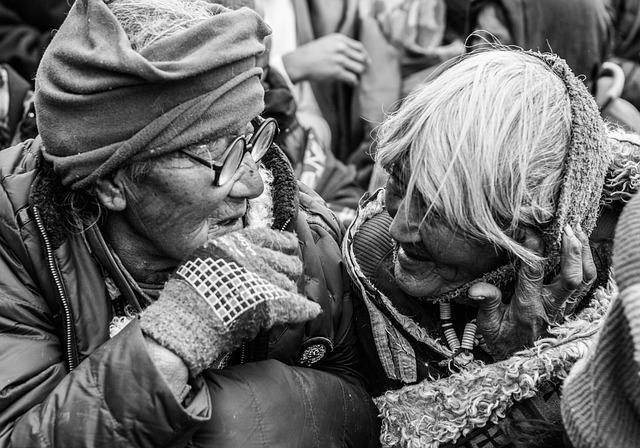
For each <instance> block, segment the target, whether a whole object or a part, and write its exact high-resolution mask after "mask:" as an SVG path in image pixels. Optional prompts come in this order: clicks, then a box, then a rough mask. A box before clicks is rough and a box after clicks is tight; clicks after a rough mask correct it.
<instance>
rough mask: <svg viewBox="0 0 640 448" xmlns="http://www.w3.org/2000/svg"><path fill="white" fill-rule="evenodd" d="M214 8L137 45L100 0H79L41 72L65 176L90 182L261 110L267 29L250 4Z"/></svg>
mask: <svg viewBox="0 0 640 448" xmlns="http://www.w3.org/2000/svg"><path fill="white" fill-rule="evenodd" d="M212 8H214V12H215V14H214V15H213V16H212V17H210V18H207V19H205V20H203V21H202V22H200V23H198V24H196V25H194V26H192V27H191V28H189V29H184V30H181V31H178V32H176V33H175V34H172V35H169V36H167V37H163V38H161V39H159V40H157V41H156V42H154V43H152V44H151V45H149V46H148V47H146V48H144V49H142V50H140V52H136V51H134V50H133V49H132V47H131V44H130V42H129V39H128V37H127V35H126V33H125V31H124V29H123V28H122V26H121V25H120V23H119V22H118V21H117V19H116V17H115V16H114V15H113V13H112V12H111V11H110V10H109V8H108V6H107V5H105V4H104V3H103V2H102V1H101V0H78V1H76V2H75V4H74V6H73V7H72V8H71V11H70V12H69V15H68V17H67V19H66V20H65V22H64V23H63V24H62V26H61V28H60V30H59V31H58V32H57V34H56V36H55V37H54V39H53V40H52V42H51V44H50V46H49V47H48V49H47V51H46V52H45V54H44V57H43V59H42V62H41V64H40V67H39V69H38V73H37V75H36V92H35V106H36V111H37V117H38V128H39V129H40V135H41V137H42V140H43V143H44V146H45V153H44V157H45V159H47V160H48V161H50V162H52V163H53V165H54V170H55V172H56V173H57V174H58V175H59V176H60V178H61V180H62V182H63V184H65V185H69V186H71V188H73V189H80V188H84V187H87V186H88V185H90V184H92V183H93V182H94V181H95V180H96V179H98V178H100V177H102V176H104V175H106V174H108V173H109V172H112V171H114V170H116V169H117V168H119V167H121V166H123V165H125V164H127V163H129V162H133V161H139V160H145V159H149V158H152V157H157V156H159V155H162V154H167V153H170V152H173V151H176V150H178V149H180V148H183V147H186V146H189V145H193V144H195V143H198V142H200V141H202V139H203V138H210V139H215V138H217V137H220V136H223V135H225V134H228V133H230V132H233V131H234V130H237V129H239V127H241V126H243V125H245V124H246V123H247V122H248V121H249V120H251V119H252V118H253V117H255V116H256V115H258V114H259V113H260V112H261V111H262V109H263V107H264V103H263V94H264V92H263V89H262V87H261V85H260V79H259V78H260V75H261V73H262V70H261V69H260V68H259V67H256V56H257V55H258V54H260V53H262V52H263V51H264V45H263V41H264V38H265V37H266V36H267V35H268V34H269V32H270V30H269V27H268V26H267V25H266V24H265V23H264V22H263V21H262V20H261V19H260V18H259V16H258V15H257V14H255V13H254V12H253V11H251V10H249V9H246V8H244V9H240V10H238V11H230V10H228V9H226V8H224V7H222V6H218V5H212ZM216 10H217V11H216Z"/></svg>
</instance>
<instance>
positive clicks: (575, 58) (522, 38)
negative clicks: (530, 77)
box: [469, 0, 612, 88]
mask: <svg viewBox="0 0 640 448" xmlns="http://www.w3.org/2000/svg"><path fill="white" fill-rule="evenodd" d="M489 5H495V6H496V7H497V11H498V14H499V15H500V16H501V17H499V20H500V22H502V23H503V25H504V26H506V27H507V29H508V31H509V34H510V41H509V42H502V43H503V44H505V45H517V46H518V47H521V48H524V49H525V50H529V49H531V50H536V51H551V52H553V53H556V54H557V55H558V56H560V57H561V58H563V59H565V60H566V61H567V64H569V67H571V69H572V70H573V71H574V72H575V73H576V75H583V76H584V77H585V84H586V85H587V86H588V87H590V88H591V87H592V86H593V81H594V80H595V79H596V78H597V75H598V71H599V70H600V66H601V65H602V62H604V61H605V59H606V58H607V57H608V56H609V53H610V50H611V38H612V33H611V20H610V17H609V14H608V12H607V10H606V8H605V5H604V2H603V1H602V0H562V1H557V0H472V1H471V11H470V25H469V31H474V30H476V29H478V22H477V20H478V14H479V13H480V11H481V10H482V9H484V8H485V7H487V6H489ZM487 31H491V30H487Z"/></svg>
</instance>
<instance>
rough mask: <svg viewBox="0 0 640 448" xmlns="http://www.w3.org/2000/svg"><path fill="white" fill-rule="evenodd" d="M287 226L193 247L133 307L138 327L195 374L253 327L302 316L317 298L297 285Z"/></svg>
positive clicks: (311, 311) (311, 314)
mask: <svg viewBox="0 0 640 448" xmlns="http://www.w3.org/2000/svg"><path fill="white" fill-rule="evenodd" d="M298 250H299V249H298V240H297V239H296V237H295V236H294V235H293V234H291V233H287V232H278V231H275V230H270V229H244V230H241V231H239V232H234V233H231V234H228V235H224V236H222V237H220V238H217V239H215V240H213V241H210V242H209V243H207V244H206V245H205V246H204V247H202V248H200V249H198V250H196V251H195V252H194V253H193V254H191V256H190V257H189V258H188V259H187V260H186V261H185V262H184V263H183V264H182V265H180V267H179V268H178V270H177V271H176V273H175V275H174V276H173V277H172V278H171V279H169V281H168V282H167V283H166V285H165V287H164V289H163V291H162V293H161V294H160V297H159V298H158V300H157V301H156V302H154V303H153V304H151V305H150V306H149V307H148V308H147V309H146V310H144V311H143V313H142V314H141V317H140V320H141V327H142V331H143V332H144V333H145V334H146V335H147V336H149V337H150V338H152V339H153V340H155V341H156V342H158V343H159V344H160V345H162V346H164V347H166V348H168V349H170V350H172V351H173V352H174V353H176V354H177V355H178V356H180V357H181V358H182V360H183V361H184V362H185V364H186V365H187V367H189V370H190V372H191V373H192V374H193V375H197V374H198V373H199V372H201V371H202V370H203V369H205V368H206V367H208V366H209V365H211V364H212V363H213V362H214V361H215V360H216V358H218V356H219V355H221V354H222V353H225V352H229V351H231V350H233V349H235V348H237V347H239V346H240V345H241V344H242V342H245V341H247V340H251V339H253V338H254V337H255V336H256V335H257V333H258V331H260V329H269V328H271V327H272V326H273V325H276V324H283V323H297V322H304V321H307V320H310V319H313V318H315V317H316V316H317V315H318V314H320V310H321V309H320V306H319V305H318V304H317V303H314V302H312V301H310V300H308V299H306V298H305V297H303V296H301V295H299V294H298V293H297V286H296V283H297V280H298V278H299V277H300V276H301V275H302V262H301V261H300V259H299V258H298V256H297V255H296V254H297V252H298Z"/></svg>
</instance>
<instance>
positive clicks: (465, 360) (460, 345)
mask: <svg viewBox="0 0 640 448" xmlns="http://www.w3.org/2000/svg"><path fill="white" fill-rule="evenodd" d="M439 306H440V327H441V328H442V332H443V333H444V337H445V339H446V341H447V345H448V346H449V348H450V349H451V351H452V352H453V361H454V362H455V363H456V364H458V365H459V366H466V365H467V364H469V363H470V362H471V361H473V347H474V346H475V345H476V331H477V330H478V325H477V324H476V320H475V319H472V320H471V321H470V322H467V323H466V324H465V326H464V332H463V334H462V342H461V341H460V338H458V335H457V333H456V330H455V328H453V322H452V320H451V302H450V301H447V302H440V303H439Z"/></svg>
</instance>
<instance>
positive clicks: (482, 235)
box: [343, 50, 615, 446]
mask: <svg viewBox="0 0 640 448" xmlns="http://www.w3.org/2000/svg"><path fill="white" fill-rule="evenodd" d="M379 135H380V141H379V145H380V146H379V147H380V149H379V151H378V153H377V158H378V161H379V162H380V163H381V164H382V166H384V167H385V168H386V169H387V171H388V172H389V173H390V176H389V180H388V182H387V184H386V187H385V188H384V189H383V190H380V191H378V192H376V193H375V194H374V195H373V196H372V197H370V198H369V199H368V200H367V201H365V202H364V203H363V205H362V207H361V210H360V211H359V215H358V217H357V218H356V221H355V222H354V224H353V225H352V226H351V228H350V230H349V232H348V235H347V238H346V239H345V243H344V248H343V249H344V253H345V256H346V258H347V264H348V268H349V271H350V274H351V276H352V278H353V280H354V281H355V283H356V285H357V286H358V288H359V290H360V296H361V301H359V302H358V305H359V310H358V312H357V322H358V323H357V330H358V332H359V336H360V339H361V342H362V347H363V351H364V352H365V353H366V357H367V363H368V371H369V372H370V377H371V380H372V383H373V389H374V393H375V395H379V394H380V393H382V392H384V391H385V390H389V389H392V390H393V389H398V388H401V387H403V386H405V385H410V386H405V387H404V388H402V389H400V390H399V391H395V390H394V391H392V392H388V393H387V394H386V395H384V396H382V397H380V398H379V399H378V400H377V404H378V406H379V408H380V410H381V413H382V416H383V434H382V441H383V444H385V445H394V444H400V445H408V446H438V444H439V443H443V444H445V443H452V442H455V441H457V442H458V443H459V444H460V446H467V445H466V444H467V443H468V444H469V445H468V446H476V445H475V444H476V443H477V444H479V446H502V445H503V444H506V443H508V441H507V440H506V437H505V435H504V434H502V432H501V431H499V429H498V428H497V427H486V425H487V423H490V422H493V423H495V422H497V421H498V420H499V419H500V418H501V417H504V415H505V412H507V410H508V409H509V408H510V406H511V404H512V403H513V402H514V401H519V400H523V399H525V398H530V397H532V396H533V395H535V394H534V392H535V391H536V390H539V391H540V392H543V391H546V390H547V389H549V386H550V385H553V382H554V381H555V380H556V379H557V378H558V377H562V372H564V371H566V370H567V369H568V368H569V367H570V365H571V363H572V362H574V361H575V359H576V357H577V356H578V355H577V354H576V352H577V351H578V350H577V349H576V348H575V347H573V346H565V347H564V348H563V349H559V348H557V347H556V343H557V342H558V341H560V340H564V339H562V335H564V334H565V333H566V332H568V330H566V328H565V327H564V326H563V325H569V324H563V321H564V319H565V316H567V315H569V314H571V313H572V312H573V311H574V310H576V309H580V308H585V307H586V308H588V309H591V308H589V306H590V305H589V304H590V303H591V302H593V303H594V304H600V303H601V301H600V300H599V297H598V299H596V300H593V297H594V290H595V289H597V288H596V286H595V285H594V281H595V280H596V278H597V279H599V281H598V283H601V282H602V281H603V280H606V279H607V270H608V264H609V263H608V257H607V248H608V247H609V246H608V245H607V243H608V242H609V240H610V239H611V232H610V231H608V230H606V229H609V230H610V229H611V228H612V227H611V226H610V225H609V226H608V227H607V226H605V225H604V224H602V226H603V229H601V231H599V232H598V233H597V235H596V234H594V241H593V242H592V244H593V245H594V247H595V249H597V250H595V251H594V254H596V256H595V257H594V256H593V255H592V251H591V250H590V243H589V241H588V238H587V235H589V234H591V232H592V230H593V229H594V226H595V225H596V221H597V220H598V215H599V208H600V199H601V196H602V193H603V185H604V178H605V173H606V171H607V168H608V166H609V163H610V157H611V156H610V145H609V143H608V140H607V137H606V131H605V127H604V124H603V122H602V120H601V118H600V116H599V113H598V109H597V107H596V105H595V103H594V101H593V99H592V98H591V96H590V95H589V92H588V91H587V89H586V88H585V87H584V85H583V83H582V82H581V81H580V80H579V79H578V78H577V77H575V76H574V75H573V74H572V72H571V71H570V69H569V68H568V66H567V65H566V63H565V62H564V61H563V60H561V59H559V58H558V57H556V56H553V55H548V54H540V53H532V52H522V51H517V52H516V51H506V50H505V51H503V50H491V51H483V52H478V53H475V54H472V55H469V56H466V57H464V58H462V59H460V60H458V61H455V62H454V63H452V64H449V65H448V66H447V67H446V68H444V69H443V70H442V71H441V73H440V74H439V75H438V76H436V77H435V78H433V79H432V80H431V81H430V82H428V83H427V84H426V85H425V86H424V87H423V88H421V89H420V90H418V91H416V92H414V93H413V94H412V95H411V96H410V97H409V98H408V99H407V100H406V101H405V102H404V104H403V105H402V106H401V107H400V109H399V110H398V111H397V112H396V113H395V114H394V115H393V116H391V117H390V118H389V119H388V120H387V121H386V122H385V123H384V124H383V125H382V127H381V129H380V134H379ZM607 219H608V218H607ZM613 219H614V221H615V216H613ZM605 227H606V228H605ZM596 240H597V241H596ZM594 258H595V261H594ZM590 301H591V302H590ZM593 306H595V305H593ZM598 309H599V310H600V311H602V310H601V309H600V308H598ZM592 314H593V313H592ZM595 314H598V313H595ZM572 322H573V323H572V324H571V325H573V327H572V328H574V329H575V328H576V327H579V330H580V331H578V330H575V331H576V332H579V333H589V332H590V331H591V330H593V329H592V328H591V327H589V325H590V321H588V320H584V321H580V322H581V324H583V325H582V326H580V325H578V324H577V323H575V321H572ZM551 327H553V328H551ZM587 327H588V328H587ZM565 330H566V331H565ZM563 331H564V333H563ZM551 335H553V337H550V336H551ZM543 336H547V337H549V338H547V339H545V341H547V343H548V344H550V345H553V347H554V349H557V350H556V351H554V352H553V353H551V354H550V353H545V354H544V356H542V355H540V357H538V354H539V353H538V352H521V353H518V354H516V355H514V352H517V351H519V350H523V349H525V348H527V347H530V346H531V345H533V343H534V341H536V340H537V339H539V338H541V337H543ZM549 341H553V342H549ZM581 347H582V346H581ZM539 350H541V349H539ZM523 353H524V354H523ZM540 359H543V361H540ZM439 378H440V379H439ZM417 382H418V384H417V385H413V386H411V384H413V383H417ZM538 395H539V397H537V399H538V401H539V403H534V402H532V401H531V400H528V401H526V402H524V403H522V404H521V405H520V406H519V409H520V410H521V412H522V413H523V414H525V415H526V416H528V417H531V416H538V417H545V418H546V419H549V420H557V419H559V413H558V412H557V411H558V401H557V395H555V394H550V395H547V394H543V393H539V394H538ZM542 395H545V398H548V397H549V396H552V398H551V400H552V401H554V402H553V403H551V402H546V403H545V402H544V400H543V399H542V398H541V396H542ZM534 401H535V400H534ZM540 404H543V405H544V406H545V408H546V410H545V411H540V408H541V406H538V405H540ZM522 409H524V410H522ZM550 409H551V410H554V412H553V413H550V411H549V410H550ZM550 414H554V415H550ZM478 428H481V429H478ZM463 435H464V436H466V438H465V437H463ZM485 444H486V445H485Z"/></svg>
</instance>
